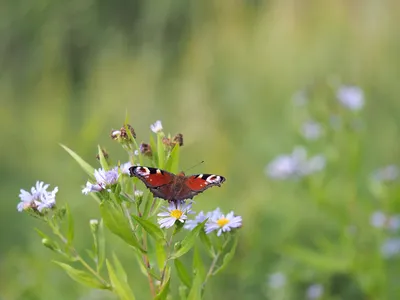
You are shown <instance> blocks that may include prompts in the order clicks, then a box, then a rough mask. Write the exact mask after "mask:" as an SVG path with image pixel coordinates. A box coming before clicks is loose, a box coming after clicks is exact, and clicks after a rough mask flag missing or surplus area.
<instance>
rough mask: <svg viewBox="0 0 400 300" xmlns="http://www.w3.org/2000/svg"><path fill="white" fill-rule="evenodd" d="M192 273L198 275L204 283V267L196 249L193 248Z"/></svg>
mask: <svg viewBox="0 0 400 300" xmlns="http://www.w3.org/2000/svg"><path fill="white" fill-rule="evenodd" d="M193 271H194V272H195V274H199V276H200V278H201V281H204V279H205V278H206V269H205V267H204V263H203V260H202V259H201V256H200V251H199V248H198V247H194V251H193Z"/></svg>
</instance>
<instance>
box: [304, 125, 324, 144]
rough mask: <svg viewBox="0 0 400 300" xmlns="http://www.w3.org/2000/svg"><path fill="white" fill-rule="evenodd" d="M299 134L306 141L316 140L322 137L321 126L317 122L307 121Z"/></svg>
mask: <svg viewBox="0 0 400 300" xmlns="http://www.w3.org/2000/svg"><path fill="white" fill-rule="evenodd" d="M301 134H302V135H303V136H304V137H305V138H306V139H307V140H310V141H311V140H317V139H318V138H319V137H320V136H321V135H322V126H321V124H319V123H317V122H314V121H307V122H305V123H304V124H303V125H302V127H301Z"/></svg>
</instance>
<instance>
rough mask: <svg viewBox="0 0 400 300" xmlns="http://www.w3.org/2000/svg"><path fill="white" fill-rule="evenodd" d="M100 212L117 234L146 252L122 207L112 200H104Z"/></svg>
mask: <svg viewBox="0 0 400 300" xmlns="http://www.w3.org/2000/svg"><path fill="white" fill-rule="evenodd" d="M100 213H101V216H102V218H103V220H104V224H105V225H106V227H107V228H108V229H109V230H110V231H111V232H112V233H114V234H115V235H117V236H119V237H120V238H121V239H122V240H124V241H125V242H126V243H127V244H129V245H131V246H132V247H134V248H137V249H139V250H140V251H142V252H144V253H145V252H146V251H145V250H144V249H143V248H142V246H141V245H140V243H139V241H138V239H137V238H136V236H135V235H134V232H133V231H132V229H131V227H130V224H129V221H128V220H127V218H126V217H125V214H124V213H123V212H122V209H121V207H117V206H116V204H114V203H112V202H110V201H103V202H102V203H101V204H100Z"/></svg>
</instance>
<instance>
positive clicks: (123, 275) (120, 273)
mask: <svg viewBox="0 0 400 300" xmlns="http://www.w3.org/2000/svg"><path fill="white" fill-rule="evenodd" d="M113 262H114V266H115V271H116V274H117V276H118V278H120V279H122V280H123V281H124V282H128V276H127V275H126V272H125V270H124V267H123V266H122V264H121V262H120V261H119V259H118V257H117V255H116V254H115V252H114V253H113Z"/></svg>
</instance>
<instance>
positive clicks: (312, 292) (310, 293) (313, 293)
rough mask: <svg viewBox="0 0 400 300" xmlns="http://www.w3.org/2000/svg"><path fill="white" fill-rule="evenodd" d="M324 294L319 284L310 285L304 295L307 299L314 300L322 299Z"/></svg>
mask: <svg viewBox="0 0 400 300" xmlns="http://www.w3.org/2000/svg"><path fill="white" fill-rule="evenodd" d="M323 293H324V287H323V286H322V285H321V284H312V285H310V286H309V287H308V289H307V292H306V295H307V299H310V300H315V299H319V298H321V297H322V295H323Z"/></svg>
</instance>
